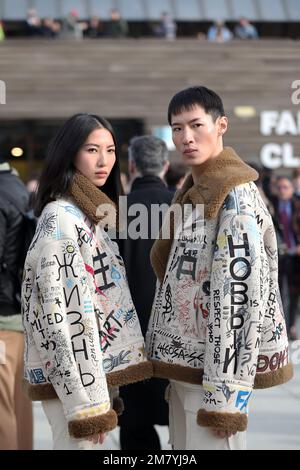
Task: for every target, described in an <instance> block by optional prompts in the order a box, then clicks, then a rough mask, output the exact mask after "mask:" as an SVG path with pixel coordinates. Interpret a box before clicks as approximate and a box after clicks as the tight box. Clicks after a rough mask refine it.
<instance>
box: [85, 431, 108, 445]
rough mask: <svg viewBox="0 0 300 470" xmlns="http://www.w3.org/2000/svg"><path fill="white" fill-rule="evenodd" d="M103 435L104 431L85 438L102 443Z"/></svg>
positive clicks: (104, 434)
mask: <svg viewBox="0 0 300 470" xmlns="http://www.w3.org/2000/svg"><path fill="white" fill-rule="evenodd" d="M105 437H106V433H105V432H99V434H93V436H89V437H87V440H88V441H92V443H93V444H103V442H104V439H105Z"/></svg>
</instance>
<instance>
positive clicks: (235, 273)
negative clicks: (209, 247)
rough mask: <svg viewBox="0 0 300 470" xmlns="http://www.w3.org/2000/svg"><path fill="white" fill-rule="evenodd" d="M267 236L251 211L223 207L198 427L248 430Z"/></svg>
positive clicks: (260, 314) (213, 265) (261, 309)
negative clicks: (264, 235) (261, 230)
mask: <svg viewBox="0 0 300 470" xmlns="http://www.w3.org/2000/svg"><path fill="white" fill-rule="evenodd" d="M263 249H264V246H263V237H262V235H261V233H260V230H259V227H258V224H257V221H256V218H255V216H254V215H252V214H251V213H238V212H237V211H236V210H235V211H229V210H228V211H227V210H226V209H225V208H223V211H222V212H221V215H220V223H219V230H218V235H217V239H216V245H215V249H214V254H213V262H212V271H211V273H212V274H211V282H210V313H209V321H208V327H207V336H206V352H205V365H204V377H203V387H204V392H205V393H204V400H203V406H202V408H201V409H200V410H199V412H198V418H197V421H198V424H199V425H201V426H209V427H213V428H217V429H219V430H223V431H231V432H237V431H244V430H245V429H246V428H247V414H248V404H249V399H250V396H251V393H252V389H253V382H254V378H255V373H256V365H257V359H258V354H259V346H260V338H261V332H262V324H263V312H264V305H263V300H262V299H263V295H262V283H264V282H265V283H266V284H267V283H268V281H267V279H264V276H265V273H266V272H267V271H265V270H264V269H263V266H262V262H261V259H262V258H261V253H262V250H263Z"/></svg>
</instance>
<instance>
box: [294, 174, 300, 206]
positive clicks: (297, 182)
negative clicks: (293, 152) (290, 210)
mask: <svg viewBox="0 0 300 470" xmlns="http://www.w3.org/2000/svg"><path fill="white" fill-rule="evenodd" d="M293 185H294V191H295V192H294V194H295V197H297V198H299V199H300V168H296V169H295V170H294V171H293Z"/></svg>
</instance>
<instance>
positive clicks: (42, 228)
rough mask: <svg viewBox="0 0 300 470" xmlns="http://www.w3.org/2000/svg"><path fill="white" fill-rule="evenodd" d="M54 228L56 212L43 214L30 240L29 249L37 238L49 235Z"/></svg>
mask: <svg viewBox="0 0 300 470" xmlns="http://www.w3.org/2000/svg"><path fill="white" fill-rule="evenodd" d="M55 229H56V214H53V213H50V214H47V213H46V214H45V215H44V217H43V218H42V220H41V221H40V222H39V224H38V226H37V229H36V233H35V236H34V238H33V240H32V242H31V245H30V248H29V251H31V250H33V249H34V247H35V245H36V243H37V241H38V240H39V238H44V237H46V236H51V235H52V234H53V232H54V231H55Z"/></svg>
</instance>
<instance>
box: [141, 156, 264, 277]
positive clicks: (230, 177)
mask: <svg viewBox="0 0 300 470" xmlns="http://www.w3.org/2000/svg"><path fill="white" fill-rule="evenodd" d="M200 172H201V173H200ZM257 178H258V173H257V172H256V171H255V170H254V169H253V168H251V167H250V166H248V165H247V164H246V163H245V162H243V160H241V159H240V157H239V156H238V155H237V154H236V153H235V151H234V150H233V149H232V148H230V147H226V148H224V150H223V151H222V152H221V153H220V154H219V155H218V156H217V157H216V158H214V159H210V160H208V161H206V162H204V163H203V164H202V165H199V177H198V181H197V183H195V184H194V180H193V177H192V175H189V176H188V177H187V178H186V180H185V182H184V184H183V187H182V189H180V190H179V191H177V192H176V194H175V196H174V199H173V201H172V205H173V204H181V205H184V204H204V217H205V219H214V218H216V217H217V215H218V212H219V210H220V208H221V206H222V204H223V203H224V201H225V199H226V197H227V196H228V194H229V192H230V191H231V190H232V189H233V188H235V187H236V186H239V185H240V184H245V183H249V182H250V181H255V180H257ZM168 214H170V215H168ZM169 218H171V221H170V222H169V220H168V219H169ZM165 225H170V238H169V239H161V233H162V230H163V229H161V231H160V234H159V238H158V239H157V240H156V241H155V243H154V244H153V246H152V249H151V254H150V258H151V264H152V267H153V269H154V272H155V274H156V276H157V278H158V279H159V281H160V282H162V281H163V279H164V275H165V270H166V266H167V262H168V258H169V254H170V250H171V246H172V243H173V238H174V226H175V227H176V223H175V224H174V220H173V217H172V206H171V207H170V209H169V212H168V213H167V215H166V217H165V219H164V226H165ZM165 233H168V232H165Z"/></svg>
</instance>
